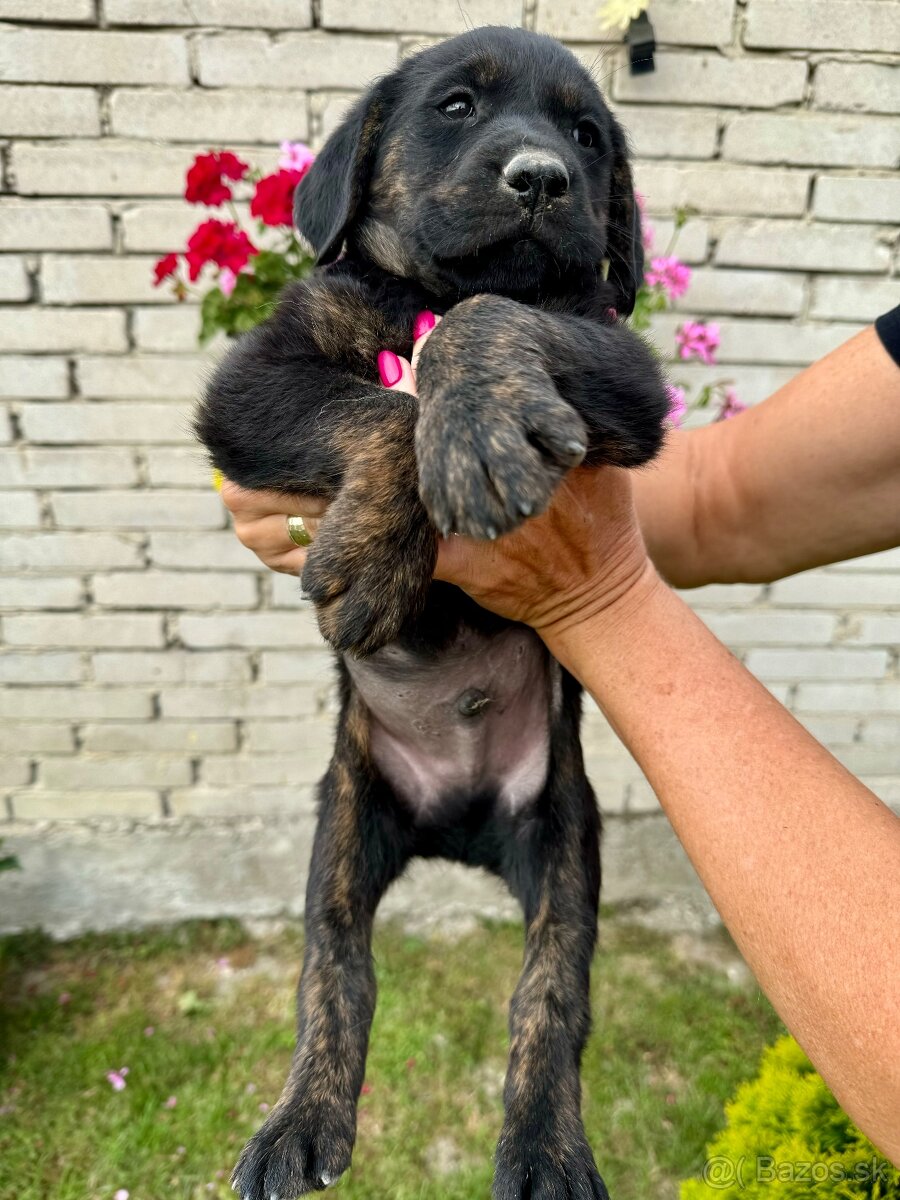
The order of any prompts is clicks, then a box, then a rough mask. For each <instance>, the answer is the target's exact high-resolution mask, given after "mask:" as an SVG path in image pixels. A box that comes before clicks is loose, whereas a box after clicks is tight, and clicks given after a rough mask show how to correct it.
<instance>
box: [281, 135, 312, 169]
mask: <svg viewBox="0 0 900 1200" xmlns="http://www.w3.org/2000/svg"><path fill="white" fill-rule="evenodd" d="M280 149H281V155H280V157H279V159H278V165H279V167H282V168H284V169H285V170H288V171H302V172H303V174H304V175H305V174H306V172H307V171H308V170H309V168H310V167H311V166H312V165H313V162H314V161H315V158H316V156H315V155H314V154H313V152H312V150H310V148H309V146H307V145H306V144H305V143H304V142H282V143H281V147H280Z"/></svg>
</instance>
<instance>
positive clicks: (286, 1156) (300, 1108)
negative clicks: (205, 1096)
mask: <svg viewBox="0 0 900 1200" xmlns="http://www.w3.org/2000/svg"><path fill="white" fill-rule="evenodd" d="M355 1138H356V1113H355V1108H354V1106H352V1105H344V1106H339V1105H338V1104H336V1103H335V1104H328V1103H322V1104H320V1105H318V1106H315V1105H313V1104H311V1103H307V1102H306V1101H304V1100H303V1099H302V1098H301V1099H300V1100H299V1101H297V1102H290V1101H289V1102H287V1103H285V1104H283V1105H279V1106H278V1107H276V1108H275V1109H274V1111H273V1112H272V1114H271V1116H270V1117H269V1119H268V1120H267V1121H266V1123H265V1125H263V1126H262V1128H261V1129H260V1130H259V1132H258V1133H256V1134H254V1136H253V1137H252V1138H251V1139H250V1141H249V1142H248V1143H247V1145H246V1146H245V1147H244V1150H243V1152H242V1154H241V1157H240V1159H239V1160H238V1164H237V1166H236V1167H235V1169H234V1174H233V1175H232V1177H231V1186H232V1188H233V1189H234V1191H235V1192H237V1194H238V1195H239V1196H240V1197H241V1200H296V1198H297V1197H298V1196H305V1195H307V1194H308V1193H309V1192H321V1191H322V1190H323V1189H324V1188H326V1187H328V1186H329V1185H330V1184H332V1183H335V1182H336V1181H337V1180H338V1179H339V1178H340V1176H341V1175H343V1173H344V1172H345V1171H346V1170H347V1168H348V1167H349V1166H350V1158H351V1156H352V1153H353V1143H354V1141H355Z"/></svg>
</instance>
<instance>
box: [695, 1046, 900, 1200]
mask: <svg viewBox="0 0 900 1200" xmlns="http://www.w3.org/2000/svg"><path fill="white" fill-rule="evenodd" d="M725 1116H726V1119H727V1124H726V1127H725V1129H723V1130H722V1132H721V1133H720V1134H719V1135H718V1136H717V1137H716V1138H714V1139H713V1141H712V1142H711V1143H710V1144H709V1146H708V1147H707V1152H706V1153H707V1160H706V1162H705V1163H704V1166H703V1170H702V1171H701V1173H700V1177H699V1178H697V1179H689V1180H687V1181H686V1182H684V1183H683V1184H682V1185H681V1200H713V1198H714V1197H717V1198H718V1200H757V1198H758V1200H799V1198H800V1197H809V1196H814V1197H815V1200H826V1198H828V1200H894V1198H896V1200H900V1171H897V1170H895V1169H894V1168H893V1167H892V1166H891V1165H890V1163H889V1162H888V1161H887V1160H886V1159H885V1158H884V1157H883V1156H882V1155H881V1154H879V1153H878V1151H877V1150H876V1149H875V1147H874V1146H873V1145H872V1143H871V1142H870V1141H869V1140H868V1139H867V1138H866V1137H864V1136H863V1134H861V1133H860V1131H859V1130H858V1129H857V1128H856V1127H855V1126H854V1125H853V1124H852V1123H851V1121H850V1118H849V1117H847V1115H846V1114H845V1113H844V1112H842V1111H841V1109H840V1108H839V1107H838V1103H837V1101H836V1100H835V1098H834V1097H833V1096H832V1094H831V1092H830V1091H829V1090H828V1088H827V1087H826V1086H825V1083H824V1082H823V1081H822V1079H821V1077H820V1076H819V1075H817V1074H816V1072H815V1071H814V1070H813V1068H812V1064H811V1063H810V1061H809V1059H808V1058H807V1057H806V1055H805V1054H804V1053H803V1051H802V1050H801V1049H800V1047H799V1046H798V1045H797V1043H796V1042H795V1041H794V1040H793V1038H790V1037H784V1038H781V1039H780V1040H779V1041H778V1042H776V1043H775V1045H774V1046H771V1047H770V1048H769V1049H768V1050H767V1051H766V1052H765V1054H764V1055H763V1060H762V1065H761V1068H760V1072H759V1075H758V1076H757V1078H756V1079H754V1080H752V1081H751V1082H750V1083H745V1084H744V1085H743V1087H741V1088H740V1089H739V1090H738V1092H737V1095H736V1096H735V1098H734V1100H732V1102H731V1103H730V1104H728V1105H726V1108H725Z"/></svg>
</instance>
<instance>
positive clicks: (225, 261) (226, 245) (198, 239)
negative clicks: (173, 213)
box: [185, 220, 256, 280]
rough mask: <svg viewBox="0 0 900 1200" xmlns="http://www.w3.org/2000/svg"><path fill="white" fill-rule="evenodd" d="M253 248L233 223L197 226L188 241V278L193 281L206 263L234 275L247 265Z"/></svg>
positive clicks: (208, 223) (253, 252) (212, 223)
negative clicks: (225, 269) (211, 263)
mask: <svg viewBox="0 0 900 1200" xmlns="http://www.w3.org/2000/svg"><path fill="white" fill-rule="evenodd" d="M255 253H256V248H255V247H254V245H253V243H252V242H251V241H250V239H249V238H248V237H247V235H246V233H244V231H243V230H242V229H238V227H237V225H235V224H234V222H233V221H216V220H211V221H204V222H203V224H202V225H198V226H197V228H196V229H195V230H194V232H193V233H192V234H191V236H190V239H189V240H188V248H187V254H186V255H185V258H186V259H187V263H188V274H189V276H190V278H191V279H192V280H194V279H196V278H197V276H198V275H199V274H200V272H201V270H202V269H203V267H204V266H205V265H206V263H208V262H213V263H215V264H216V266H217V267H227V268H228V269H229V270H230V271H234V273H235V275H237V273H238V272H239V271H240V270H241V269H242V268H243V267H245V266H246V265H247V260H248V259H249V257H250V255H251V254H255Z"/></svg>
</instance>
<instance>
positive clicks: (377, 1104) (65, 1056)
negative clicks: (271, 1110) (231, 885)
mask: <svg viewBox="0 0 900 1200" xmlns="http://www.w3.org/2000/svg"><path fill="white" fill-rule="evenodd" d="M301 948H302V930H301V929H299V928H297V927H288V928H286V929H281V930H279V931H277V932H272V933H271V934H267V935H261V936H256V937H253V936H250V935H249V934H248V933H247V932H246V931H245V930H244V929H242V927H240V926H239V925H237V924H234V923H228V922H226V923H223V922H216V923H203V924H191V925H187V926H182V927H179V928H177V929H174V930H166V931H159V932H151V933H147V932H144V933H140V934H129V935H116V936H104V937H100V936H97V937H90V938H84V939H81V940H78V941H74V942H69V943H66V944H63V945H54V944H52V943H50V942H48V941H46V940H45V939H43V938H38V937H22V938H12V939H7V940H6V941H4V942H2V943H0V971H2V987H3V996H2V1004H0V1114H2V1115H0V1161H2V1163H3V1170H2V1173H0V1200H113V1197H114V1196H115V1194H116V1192H117V1191H118V1190H119V1189H127V1190H128V1192H129V1193H130V1200H188V1198H190V1200H200V1198H201V1197H202V1198H203V1200H221V1198H224V1197H226V1196H227V1197H231V1196H232V1193H231V1191H230V1188H229V1186H228V1175H229V1174H230V1171H231V1168H232V1166H233V1164H234V1161H235V1159H236V1157H237V1154H238V1152H239V1150H240V1148H241V1146H242V1145H243V1143H244V1141H245V1139H246V1138H247V1137H248V1135H249V1134H250V1133H252V1132H253V1130H254V1129H255V1128H256V1127H257V1125H258V1124H259V1123H260V1121H261V1120H262V1114H263V1112H264V1111H265V1109H266V1106H267V1105H269V1104H271V1103H273V1101H274V1100H275V1099H276V1097H277V1095H278V1092H279V1087H280V1084H281V1082H282V1080H283V1078H284V1075H285V1072H286V1069H287V1066H288V1062H289V1058H290V1053H291V1047H292V1022H293V1017H292V1008H293V991H294V984H295V981H296V976H297V972H298V963H299V961H300V955H301ZM520 957H521V931H520V929H519V928H517V927H516V926H513V925H484V926H482V927H479V928H478V929H477V930H475V931H473V932H470V933H467V934H465V935H464V936H458V937H455V938H451V939H448V938H440V937H437V936H434V937H419V936H416V937H413V936H410V935H408V934H405V933H404V932H403V931H402V930H401V929H400V928H397V927H391V926H385V927H382V928H380V929H379V931H378V934H377V939H376V958H377V965H378V978H379V1005H378V1012H377V1015H376V1018H375V1024H374V1027H373V1031H372V1045H371V1052H370V1056H369V1068H368V1074H367V1082H366V1085H365V1088H364V1095H363V1097H362V1099H361V1102H360V1121H359V1137H358V1141H357V1146H356V1152H355V1155H354V1162H353V1169H352V1170H351V1171H350V1173H349V1174H348V1175H347V1176H346V1177H345V1178H344V1180H342V1181H341V1183H340V1184H339V1186H338V1187H337V1188H336V1189H335V1193H336V1195H338V1196H339V1197H342V1198H343V1200H375V1198H376V1197H377V1198H378V1200H475V1198H476V1197H477V1198H478V1200H486V1198H487V1197H488V1196H489V1194H490V1178H491V1154H492V1151H493V1147H494V1142H495V1140H496V1137H497V1134H498V1132H499V1128H500V1121H501V1088H502V1078H503V1068H504V1054H505V1045H506V1004H507V1000H508V997H509V995H510V993H511V992H512V989H513V987H514V985H515V981H516V977H517V973H518V968H519V963H520ZM725 961H733V951H730V949H729V947H728V946H727V945H726V944H725V943H724V942H717V941H715V940H713V941H712V942H708V941H700V940H699V939H686V938H680V939H676V940H674V941H673V940H671V939H668V938H666V937H664V936H662V935H659V934H654V933H651V932H649V931H647V930H644V929H642V928H640V927H638V926H633V925H628V924H627V923H624V922H623V921H622V920H620V919H614V920H613V919H611V920H607V921H606V922H605V923H604V926H603V932H602V938H601V947H600V950H599V951H598V955H597V961H596V964H595V969H594V988H593V1000H594V1005H593V1007H594V1018H595V1020H594V1034H593V1036H592V1038H591V1040H590V1043H589V1045H588V1048H587V1051H586V1054H585V1063H584V1085H585V1086H584V1110H585V1124H586V1127H587V1132H588V1137H589V1139H590V1142H591V1145H592V1146H593V1148H594V1150H595V1153H596V1156H597V1159H598V1163H599V1165H600V1169H601V1172H602V1174H603V1175H604V1178H605V1179H606V1182H607V1184H608V1185H609V1188H610V1192H611V1194H612V1196H613V1198H614V1200H648V1198H649V1197H653V1198H654V1200H673V1198H674V1197H676V1196H677V1181H678V1180H679V1179H681V1178H683V1177H685V1176H687V1175H689V1174H690V1173H691V1172H693V1171H695V1170H696V1169H697V1168H698V1166H699V1164H700V1163H701V1162H702V1161H703V1153H702V1151H703V1147H704V1144H705V1143H706V1141H707V1140H708V1139H709V1138H710V1136H711V1135H712V1134H713V1133H714V1132H715V1130H716V1129H717V1128H718V1127H719V1125H720V1124H721V1121H722V1106H723V1102H724V1101H725V1100H726V1099H727V1098H728V1097H729V1096H730V1095H731V1093H732V1092H733V1091H734V1088H735V1087H736V1085H737V1084H738V1083H739V1082H740V1081H741V1080H743V1079H746V1078H748V1077H750V1076H751V1075H753V1074H754V1072H755V1070H756V1067H757V1063H758V1060H759V1055H760V1052H761V1050H762V1048H763V1046H765V1045H766V1044H767V1043H768V1042H770V1041H772V1040H773V1039H774V1037H775V1036H776V1035H777V1034H778V1033H779V1032H780V1025H779V1022H778V1020H777V1018H776V1017H775V1016H774V1014H773V1013H772V1010H771V1008H770V1007H769V1005H768V1004H767V1002H766V1001H765V1000H764V998H763V997H762V996H761V994H760V992H759V989H758V988H757V987H756V985H755V984H754V983H753V982H752V980H750V979H749V978H748V977H747V976H746V975H745V974H744V973H742V972H732V977H730V976H729V973H727V972H726V971H725V970H724V969H723V963H724V962H725ZM735 975H736V976H737V977H736V978H734V976H735ZM125 1067H127V1068H128V1071H127V1074H125V1073H124V1072H123V1074H122V1079H123V1080H124V1083H125V1086H124V1087H123V1088H119V1090H117V1088H116V1086H114V1083H113V1082H110V1079H108V1078H107V1076H108V1074H109V1073H110V1072H120V1071H121V1070H122V1068H125ZM112 1078H113V1080H114V1081H115V1079H114V1077H112Z"/></svg>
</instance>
